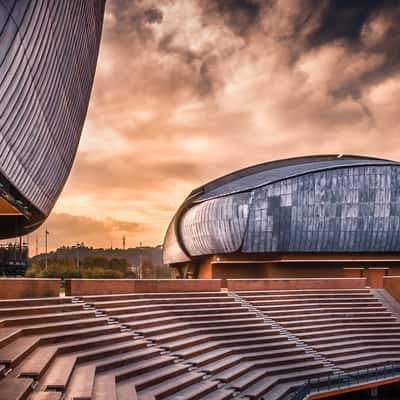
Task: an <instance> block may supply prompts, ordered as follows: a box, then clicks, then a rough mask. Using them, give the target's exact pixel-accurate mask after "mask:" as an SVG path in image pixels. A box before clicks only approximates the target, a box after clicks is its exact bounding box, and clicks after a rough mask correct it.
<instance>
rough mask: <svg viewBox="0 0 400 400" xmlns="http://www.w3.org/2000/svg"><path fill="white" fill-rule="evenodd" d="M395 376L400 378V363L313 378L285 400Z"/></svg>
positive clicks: (304, 397) (301, 398) (301, 399)
mask: <svg viewBox="0 0 400 400" xmlns="http://www.w3.org/2000/svg"><path fill="white" fill-rule="evenodd" d="M395 377H399V378H400V363H391V364H388V365H384V366H380V367H374V368H366V369H360V370H357V371H354V372H348V373H341V374H337V375H328V376H325V377H320V378H313V379H310V380H308V381H307V382H306V383H304V385H303V386H300V387H299V388H298V389H297V390H296V391H295V392H294V393H291V394H289V395H288V396H286V397H285V400H303V399H306V398H307V397H308V396H310V395H312V394H317V393H321V394H322V393H324V392H329V391H333V390H340V389H345V388H350V387H352V386H359V385H362V384H366V383H370V382H376V381H383V380H385V379H390V378H395Z"/></svg>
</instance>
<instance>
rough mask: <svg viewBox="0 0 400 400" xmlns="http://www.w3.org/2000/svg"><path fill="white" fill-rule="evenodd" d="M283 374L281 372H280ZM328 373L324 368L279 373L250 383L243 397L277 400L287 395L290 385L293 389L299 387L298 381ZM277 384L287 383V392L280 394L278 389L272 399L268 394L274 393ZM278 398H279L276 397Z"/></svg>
mask: <svg viewBox="0 0 400 400" xmlns="http://www.w3.org/2000/svg"><path fill="white" fill-rule="evenodd" d="M282 372H283V371H282ZM329 373H330V371H329V370H327V369H326V368H320V369H313V370H305V371H296V372H294V373H293V372H292V373H290V372H289V373H281V374H280V375H276V376H273V377H269V376H268V377H267V376H265V377H264V378H263V379H259V380H258V381H257V382H255V383H252V384H251V385H249V386H248V387H247V388H246V390H244V391H243V393H242V394H243V395H245V396H248V397H250V398H252V399H259V398H260V397H261V396H264V398H265V399H268V400H278V399H279V398H280V396H282V394H285V393H287V392H288V391H289V390H290V389H291V388H292V385H293V386H294V387H298V386H300V385H301V382H300V380H301V379H304V380H307V379H310V378H313V377H317V376H324V375H327V374H329ZM291 381H292V382H291ZM278 382H282V385H283V382H287V383H286V385H284V386H286V388H287V390H285V391H284V393H282V392H281V390H280V389H278V390H277V391H276V392H275V397H272V396H271V395H270V393H273V391H274V386H275V385H276V384H277V383H278ZM277 396H279V397H277Z"/></svg>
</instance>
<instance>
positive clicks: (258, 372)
mask: <svg viewBox="0 0 400 400" xmlns="http://www.w3.org/2000/svg"><path fill="white" fill-rule="evenodd" d="M320 372H324V373H328V372H330V369H328V368H324V367H323V366H322V363H320V362H318V361H306V362H297V363H296V362H294V363H292V364H291V365H290V366H289V365H279V366H274V367H269V368H258V367H257V368H255V369H251V370H250V371H249V372H247V373H245V374H243V375H241V376H240V377H239V378H236V379H234V380H232V381H231V382H230V384H229V385H230V386H231V387H234V388H236V389H238V390H241V391H243V390H245V389H247V388H248V387H250V386H251V385H253V384H257V382H259V381H261V380H262V379H263V378H265V377H267V378H273V377H275V376H278V375H279V376H281V375H286V374H292V376H294V377H296V378H298V377H300V376H301V375H304V376H313V374H315V373H320ZM246 394H247V393H246Z"/></svg>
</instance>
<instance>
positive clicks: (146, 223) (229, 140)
mask: <svg viewBox="0 0 400 400" xmlns="http://www.w3.org/2000/svg"><path fill="white" fill-rule="evenodd" d="M399 19H400V6H399V2H398V0H394V1H384V0H358V1H356V0H353V1H352V0H320V1H314V0H157V1H155V0H154V1H152V0H130V1H129V0H109V1H108V4H107V7H106V14H105V19H104V30H103V38H102V43H101V49H100V55H99V61H98V68H97V73H96V77H95V85H94V88H93V92H92V98H91V103H90V106H89V111H88V116H87V120H86V124H85V128H84V130H83V134H82V139H81V144H80V148H79V152H78V155H77V158H76V161H75V164H74V168H73V170H72V173H71V176H70V178H69V180H68V183H67V185H66V187H65V189H64V191H63V193H62V195H61V197H60V199H59V201H58V203H57V205H56V207H55V209H54V210H53V213H52V215H51V217H50V218H49V219H48V221H47V224H46V227H47V229H48V230H49V231H50V233H51V234H50V238H49V244H50V247H52V248H54V247H57V246H59V245H61V244H69V245H71V244H75V243H76V242H77V241H84V242H85V243H87V244H89V245H93V246H100V247H104V246H105V247H107V246H110V244H111V241H112V242H113V246H115V247H121V243H122V236H123V235H125V236H126V242H127V246H135V245H137V244H139V242H142V243H143V244H146V245H157V244H160V243H161V242H162V239H163V235H164V232H165V230H166V227H167V224H168V222H169V220H170V219H171V217H172V215H173V213H174V211H175V210H176V208H177V207H178V206H179V204H180V203H181V202H182V201H183V199H184V198H185V196H186V195H187V194H188V193H189V192H190V191H191V190H192V189H193V188H194V187H196V186H198V185H200V184H202V183H204V182H206V181H208V180H211V179H213V178H215V177H218V176H221V175H223V174H225V173H228V172H230V171H232V170H235V169H239V168H243V167H246V166H249V165H252V164H256V163H260V162H264V161H268V160H272V159H278V158H286V157H291V156H299V155H305V154H314V153H355V154H365V155H372V156H380V157H386V158H391V159H397V160H400V138H399V128H400V114H399V104H400V69H399V63H400V51H399V49H400V28H399V24H398V21H399ZM34 236H35V235H32V236H31V238H30V240H31V243H32V242H33V241H34ZM42 239H43V229H42V230H41V231H39V250H41V248H42V246H43V240H42Z"/></svg>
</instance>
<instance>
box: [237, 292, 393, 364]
mask: <svg viewBox="0 0 400 400" xmlns="http://www.w3.org/2000/svg"><path fill="white" fill-rule="evenodd" d="M239 295H240V296H241V297H242V298H244V299H245V300H247V301H249V302H250V303H251V304H252V305H253V306H255V307H257V309H259V310H261V311H262V312H263V313H264V314H265V315H267V316H268V317H270V318H272V319H273V320H274V321H276V322H278V323H279V324H280V325H281V326H282V327H284V328H286V329H287V330H289V331H290V332H291V333H292V334H294V335H296V336H297V337H298V338H299V339H301V340H302V341H303V342H305V343H307V344H308V345H310V346H311V347H312V348H313V349H315V350H316V351H318V352H319V353H320V354H322V355H323V356H324V357H326V358H327V359H328V360H330V361H331V362H332V363H334V364H335V365H336V366H337V367H339V368H340V369H342V370H345V371H351V370H355V369H361V368H368V367H373V366H378V365H382V364H385V363H388V362H391V361H399V360H400V347H399V344H400V323H399V322H398V321H397V320H396V318H395V317H394V316H393V315H392V314H391V312H389V311H388V310H387V309H386V308H385V307H384V306H383V305H382V303H381V302H380V301H379V299H378V298H376V297H375V296H374V294H373V293H372V292H371V291H369V290H368V289H365V290H364V289H362V290H301V291H296V290H293V291H262V292H240V293H239Z"/></svg>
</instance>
